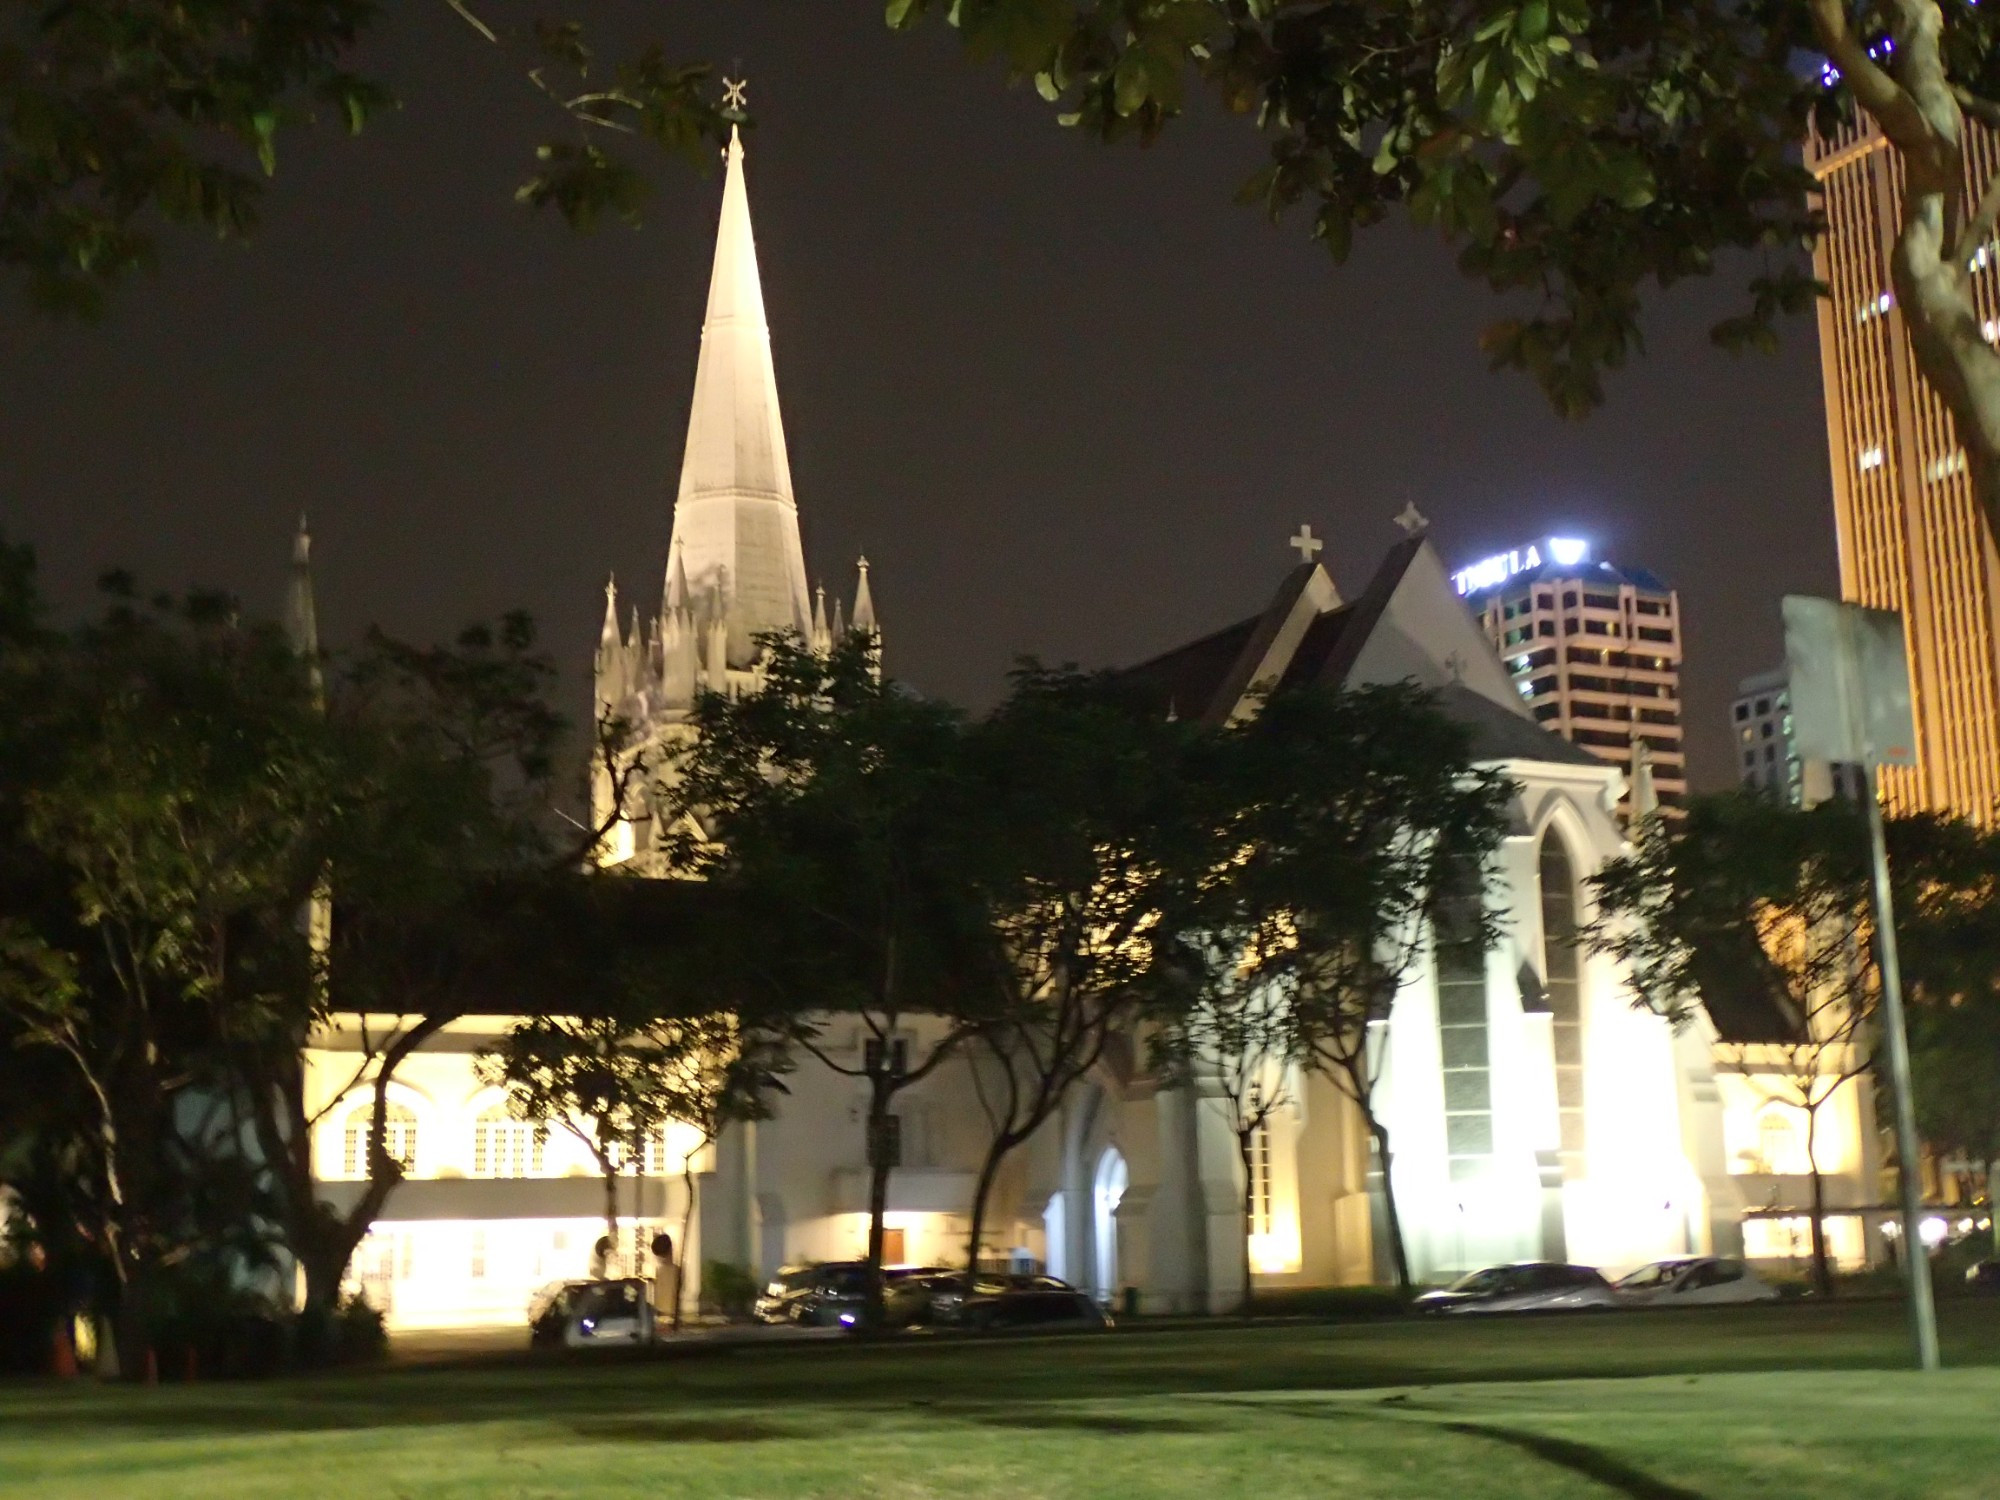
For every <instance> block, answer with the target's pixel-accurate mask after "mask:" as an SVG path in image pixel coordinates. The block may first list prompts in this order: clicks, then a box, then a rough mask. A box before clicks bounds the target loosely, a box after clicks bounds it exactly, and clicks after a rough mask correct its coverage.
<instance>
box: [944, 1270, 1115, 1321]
mask: <svg viewBox="0 0 2000 1500" xmlns="http://www.w3.org/2000/svg"><path fill="white" fill-rule="evenodd" d="M929 1290H930V1306H929V1308H928V1311H927V1315H926V1316H923V1317H920V1318H919V1319H918V1320H917V1321H919V1322H927V1323H942V1324H953V1323H957V1322H959V1321H961V1320H962V1319H963V1317H964V1315H965V1310H966V1308H967V1307H969V1306H971V1305H973V1304H975V1303H978V1302H982V1301H991V1300H992V1299H993V1298H995V1297H1004V1296H1010V1295H1018V1294H1020V1293H1024V1292H1076V1288H1075V1287H1073V1286H1071V1285H1070V1284H1069V1283H1068V1282H1067V1281H1058V1280H1057V1279H1056V1278H1055V1277H1053V1276H1035V1275H1029V1274H1027V1273H1024V1272H1016V1271H981V1272H980V1273H979V1275H978V1276H977V1277H975V1278H974V1279H973V1283H972V1291H971V1293H970V1295H968V1294H967V1292H966V1287H965V1273H964V1272H963V1271H954V1272H950V1273H947V1274H945V1275H941V1276H936V1277H932V1278H930V1284H929ZM1077 1295H1079V1296H1080V1295H1082V1294H1081V1293H1077Z"/></svg>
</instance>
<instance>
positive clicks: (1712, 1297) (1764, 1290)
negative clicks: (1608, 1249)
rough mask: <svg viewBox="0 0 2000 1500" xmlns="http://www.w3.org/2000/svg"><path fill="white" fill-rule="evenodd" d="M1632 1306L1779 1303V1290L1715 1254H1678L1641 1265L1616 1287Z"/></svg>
mask: <svg viewBox="0 0 2000 1500" xmlns="http://www.w3.org/2000/svg"><path fill="white" fill-rule="evenodd" d="M1612 1290H1613V1291H1614V1292H1616V1293H1617V1294H1618V1300H1619V1301H1620V1302H1622V1303H1624V1304H1626V1305H1627V1306H1628V1307H1695V1306H1699V1305H1703V1304H1706V1303H1711V1302H1775V1301H1777V1300H1778V1289H1777V1288H1776V1287H1774V1286H1772V1285H1771V1283H1770V1282H1768V1281H1766V1280H1765V1279H1764V1278H1763V1277H1761V1276H1759V1275H1758V1274H1757V1273H1756V1272H1755V1271H1753V1270H1751V1269H1750V1268H1749V1267H1748V1266H1746V1265H1744V1264H1743V1262H1742V1261H1740V1260H1729V1259H1726V1258H1722V1257H1718V1256H1713V1255H1678V1256H1674V1257H1673V1258H1671V1259H1669V1260H1656V1261H1654V1262H1653V1263H1652V1264H1651V1265H1650V1266H1641V1267H1640V1268H1639V1269H1638V1270H1636V1271H1634V1272H1633V1273H1632V1274H1631V1275H1629V1276H1622V1277H1620V1278H1619V1279H1618V1281H1617V1283H1616V1284H1615V1285H1614V1286H1613V1287H1612Z"/></svg>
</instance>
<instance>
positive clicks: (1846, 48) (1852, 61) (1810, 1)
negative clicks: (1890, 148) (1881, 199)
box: [1806, 0, 1931, 150]
mask: <svg viewBox="0 0 2000 1500" xmlns="http://www.w3.org/2000/svg"><path fill="white" fill-rule="evenodd" d="M1806 9H1807V10H1808V11H1810V12H1811V14H1812V23H1813V33H1814V35H1816V36H1817V37H1818V38H1819V44H1820V46H1821V47H1822V48H1823V49H1824V50H1825V52H1826V55H1827V59H1828V61H1830V62H1831V63H1832V64H1833V65H1834V67H1836V68H1838V69H1839V70H1840V76H1841V77H1842V78H1844V79H1845V80H1846V81H1847V86H1848V87H1849V88H1850V89H1852V90H1853V91H1854V98H1855V102H1856V103H1858V104H1859V105H1860V106H1861V107H1862V108H1863V109H1865V110H1867V111H1868V113H1869V114H1871V115H1873V116H1874V117H1875V120H1876V123H1878V124H1879V125H1880V126H1881V127H1882V133H1883V134H1884V135H1886V136H1888V137H1889V139H1890V140H1892V141H1894V142H1895V143H1896V144H1897V145H1898V146H1900V147H1902V148H1903V149H1904V150H1916V149H1919V148H1921V147H1923V146H1927V145H1928V144H1930V141H1931V130H1930V126H1929V125H1928V124H1927V123H1926V122H1925V120H1924V117H1923V113H1922V111H1920V110H1919V109H1918V108H1917V101H1916V100H1915V99H1913V98H1911V97H1910V95H1909V94H1908V93H1907V92H1906V91H1905V90H1904V88H1903V86H1902V85H1901V84H1899V83H1898V82H1896V80H1895V79H1894V78H1892V77H1890V76H1889V73H1888V71H1887V70H1886V69H1884V68H1883V67H1882V66H1881V65H1880V64H1879V63H1877V62H1876V61H1875V59H1874V58H1872V57H1870V56H1869V55H1868V49H1867V48H1866V47H1864V46H1862V45H1861V40H1860V38H1859V37H1857V36H1855V34H1854V32H1853V31H1852V30H1851V29H1850V28H1849V26H1848V23H1847V7H1846V5H1845V4H1843V3H1842V0H1806Z"/></svg>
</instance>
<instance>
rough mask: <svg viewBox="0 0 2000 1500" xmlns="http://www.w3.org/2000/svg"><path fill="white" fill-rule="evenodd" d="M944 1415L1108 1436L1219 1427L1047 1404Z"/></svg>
mask: <svg viewBox="0 0 2000 1500" xmlns="http://www.w3.org/2000/svg"><path fill="white" fill-rule="evenodd" d="M945 1415H948V1416H953V1417H959V1418H963V1419H965V1420H967V1421H972V1422H978V1423H980V1424H981V1425H982V1426H986V1427H1009V1428H1016V1429H1019V1430H1021V1431H1025V1432H1096V1433H1102V1434H1105V1435H1106V1436H1110V1437H1130V1436H1140V1435H1144V1434H1151V1433H1162V1432H1220V1431H1221V1430H1222V1426H1221V1424H1220V1423H1216V1422H1197V1421H1193V1420H1192V1419H1190V1418H1187V1417H1141V1416H1133V1415H1130V1414H1126V1413H1120V1412H1087V1411H1058V1410H1056V1409H1054V1408H1050V1407H1030V1408H1026V1409H1022V1410H1012V1409H1001V1410H991V1411H979V1410H971V1411H968V1410H966V1409H965V1408H963V1407H958V1406H953V1407H951V1408H949V1409H948V1410H947V1411H946V1413H945Z"/></svg>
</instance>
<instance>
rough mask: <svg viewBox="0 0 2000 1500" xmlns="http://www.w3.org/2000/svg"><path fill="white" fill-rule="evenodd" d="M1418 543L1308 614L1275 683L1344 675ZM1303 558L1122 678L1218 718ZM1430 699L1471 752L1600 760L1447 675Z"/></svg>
mask: <svg viewBox="0 0 2000 1500" xmlns="http://www.w3.org/2000/svg"><path fill="white" fill-rule="evenodd" d="M1423 547H1424V538H1423V536H1422V535H1421V534H1420V535H1417V536H1413V537H1406V538H1405V539H1404V540H1402V541H1400V542H1398V543H1397V544H1396V545H1395V546H1394V547H1391V548H1390V549H1389V552H1388V555H1387V556H1385V557H1384V558H1383V559H1382V563H1381V566H1380V567H1378V568H1376V570H1375V576H1374V577H1373V578H1371V579H1369V581H1368V587H1367V588H1365V589H1363V590H1362V592H1361V594H1360V595H1359V596H1358V597H1357V598H1356V599H1355V600H1354V602H1353V603H1352V604H1347V605H1343V606H1341V607H1340V608H1338V609H1334V610H1329V611H1328V612H1326V613H1325V614H1322V615H1319V616H1317V617H1316V618H1314V619H1313V620H1312V621H1311V622H1310V623H1309V624H1308V625H1307V626H1306V630H1305V634H1304V635H1303V636H1302V637H1301V638H1300V640H1299V644H1298V646H1297V648H1296V649H1295V650H1294V651H1293V652H1292V656H1291V659H1290V660H1289V661H1288V662H1287V663H1286V664H1285V670H1284V674H1283V675H1282V676H1281V677H1280V678H1279V680H1278V683H1277V684H1276V686H1277V687H1278V688H1279V689H1281V690H1282V689H1284V688H1290V687H1305V686H1309V685H1318V686H1321V687H1338V686H1340V685H1341V684H1343V683H1345V682H1346V680H1347V677H1348V674H1349V673H1350V672H1352V671H1353V670H1354V664H1355V662H1356V661H1358V660H1359V659H1360V656H1361V650H1362V647H1364V646H1365V645H1367V643H1368V637H1369V636H1370V635H1371V634H1373V632H1374V630H1375V627H1376V626H1377V625H1378V624H1380V623H1381V620H1382V616H1383V615H1384V614H1385V613H1387V611H1388V608H1389V601H1390V600H1391V599H1392V598H1393V597H1394V596H1395V593H1396V590H1397V588H1398V587H1400V586H1401V584H1402V582H1403V576H1404V575H1405V574H1406V573H1408V572H1409V570H1410V564H1411V563H1413V562H1414V561H1416V558H1417V555H1418V554H1419V553H1420V552H1422V550H1423ZM1312 574H1313V566H1312V565H1311V564H1302V565H1300V566H1298V567H1295V568H1293V569H1292V570H1291V571H1290V572H1289V573H1287V574H1286V575H1285V580H1284V582H1283V583H1282V584H1280V585H1279V587H1278V591H1277V592H1276V593H1275V594H1274V595H1273V596H1272V598H1271V602H1270V603H1269V604H1268V605H1266V606H1265V607H1264V609H1263V610H1262V612H1260V613H1258V614H1255V615H1252V616H1250V617H1249V618H1248V619H1246V620H1238V621H1237V622H1236V623H1235V624H1233V625H1225V626H1224V627H1223V628H1222V629H1220V630H1217V631H1213V632H1211V633H1210V634H1208V635H1205V636H1202V637H1200V638H1199V639H1198V640H1193V641H1190V642H1189V643H1188V644H1187V645H1185V646H1181V647H1178V648H1176V649H1175V650H1172V651H1168V652H1166V653H1164V654H1162V655H1160V656H1156V657H1154V658H1152V659H1151V660H1150V661H1144V662H1141V663H1140V664H1139V665H1137V666H1135V667H1128V668H1126V669H1125V671H1124V673H1123V674H1121V675H1123V676H1124V677H1125V678H1126V680H1127V681H1129V682H1132V683H1135V684H1137V685H1139V686H1140V687H1141V689H1142V691H1143V692H1144V693H1145V695H1146V696H1147V697H1148V698H1149V699H1150V700H1152V701H1153V702H1154V703H1155V704H1156V705H1157V706H1158V707H1159V708H1161V709H1162V710H1165V709H1167V708H1171V709H1173V711H1174V712H1176V713H1178V714H1180V715H1181V716H1182V717H1184V718H1201V719H1206V720H1208V721H1209V722H1211V723H1220V722H1222V721H1223V720H1224V719H1226V718H1227V717H1228V716H1229V714H1230V713H1231V712H1232V711H1233V710H1234V709H1235V707H1236V705H1237V704H1238V703H1240V702H1241V701H1242V699H1243V695H1244V694H1245V693H1246V692H1248V691H1249V690H1250V688H1251V686H1252V685H1253V684H1252V681H1251V678H1252V675H1253V674H1254V673H1255V672H1256V670H1257V668H1258V666H1259V664H1261V663H1262V662H1263V660H1264V657H1265V655H1266V653H1268V652H1269V651H1270V649H1271V642H1272V640H1273V639H1274V638H1275V637H1276V636H1277V633H1278V631H1279V629H1280V628H1281V627H1282V626H1283V625H1284V623H1285V621H1286V620H1287V619H1288V618H1289V617H1290V616H1291V613H1292V610H1293V609H1294V607H1295V606H1296V605H1297V604H1298V601H1299V596H1300V594H1302V593H1303V592H1304V591H1305V588H1306V585H1307V583H1308V582H1309V581H1310V580H1311V578H1312ZM1438 699H1439V704H1440V706H1441V707H1442V708H1443V709H1444V711H1445V712H1446V713H1447V714H1449V715H1450V716H1451V717H1452V718H1453V719H1455V720H1457V721H1458V722H1459V723H1461V724H1464V725H1465V726H1466V727H1467V728H1469V729H1470V730H1471V731H1472V753H1473V755H1474V757H1475V758H1476V759H1479V760H1534V761H1544V762H1553V763H1555V764H1558V765H1572V766H1602V765H1603V764H1604V762H1603V761H1601V760H1599V759H1598V758H1597V757H1596V756H1594V755H1592V754H1591V753H1590V752H1589V751H1587V750H1581V749H1578V748H1577V747H1576V746H1575V745H1572V744H1571V743H1570V742H1569V741H1568V740H1566V739H1564V738H1563V737H1562V736H1561V735H1558V734H1554V733H1552V732H1551V731H1549V730H1547V729H1544V728H1543V727H1542V726H1541V725H1540V724H1537V723H1536V722H1535V721H1534V720H1533V719H1530V718H1527V717H1526V716H1524V715H1522V714H1517V713H1513V712H1511V711H1510V710H1508V709H1507V708H1505V707H1503V706H1502V705H1500V704H1498V703H1495V702H1493V701H1492V700H1491V699H1490V698H1487V697H1484V696H1483V695H1481V694H1479V693H1476V692H1474V691H1473V690H1472V689H1471V688H1469V687H1466V686H1464V685H1463V684H1462V683H1447V684H1446V685H1445V686H1444V687H1443V688H1442V689H1441V690H1440V691H1439V693H1438Z"/></svg>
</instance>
